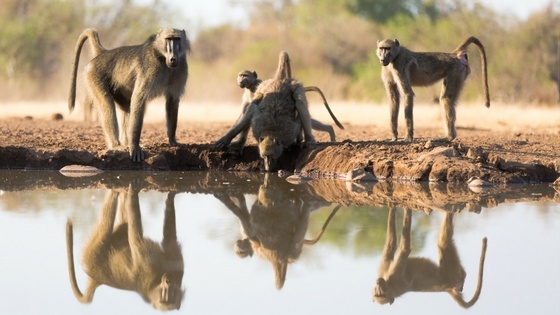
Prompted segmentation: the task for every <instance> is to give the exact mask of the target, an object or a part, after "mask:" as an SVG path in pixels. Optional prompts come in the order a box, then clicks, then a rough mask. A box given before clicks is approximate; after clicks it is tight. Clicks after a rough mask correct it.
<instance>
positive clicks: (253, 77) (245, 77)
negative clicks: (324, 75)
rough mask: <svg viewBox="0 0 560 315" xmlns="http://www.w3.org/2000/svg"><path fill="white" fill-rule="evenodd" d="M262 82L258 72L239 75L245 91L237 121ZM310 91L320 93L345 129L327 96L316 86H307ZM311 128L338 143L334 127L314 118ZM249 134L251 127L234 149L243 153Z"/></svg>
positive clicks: (246, 129) (237, 141)
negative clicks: (325, 133)
mask: <svg viewBox="0 0 560 315" xmlns="http://www.w3.org/2000/svg"><path fill="white" fill-rule="evenodd" d="M261 82H262V80H261V79H259V78H258V75H257V72H256V71H250V70H244V71H241V72H239V74H238V75H237V84H238V85H239V87H240V88H242V89H243V90H244V91H243V96H242V97H241V110H242V112H241V115H240V116H239V118H238V119H237V121H239V120H240V119H241V117H243V114H244V113H245V112H246V110H247V106H249V104H250V103H251V100H252V99H253V97H254V96H255V93H256V91H257V88H258V86H259V84H260V83H261ZM310 91H314V92H317V93H319V95H320V96H321V98H322V99H323V104H324V105H325V107H326V108H327V110H328V111H329V114H330V115H331V117H332V118H333V120H334V122H335V123H336V125H337V126H338V127H339V128H340V129H344V127H343V126H342V124H341V123H340V122H339V121H338V119H337V118H336V117H335V116H334V114H333V112H332V111H331V109H330V107H329V104H328V102H327V99H326V98H325V95H324V94H323V92H322V91H321V89H319V88H318V87H316V86H306V87H305V92H310ZM311 128H312V129H313V130H318V131H323V132H327V133H328V134H329V137H330V141H332V142H334V141H336V135H335V133H334V129H333V127H332V126H330V125H326V124H323V123H322V122H320V121H318V120H316V119H313V118H312V119H311ZM248 133H249V127H247V128H245V129H243V131H242V132H241V133H240V134H239V136H238V140H236V141H234V142H232V143H231V145H230V146H231V147H233V148H234V149H237V150H239V151H242V149H243V146H244V145H245V142H246V141H247V135H248Z"/></svg>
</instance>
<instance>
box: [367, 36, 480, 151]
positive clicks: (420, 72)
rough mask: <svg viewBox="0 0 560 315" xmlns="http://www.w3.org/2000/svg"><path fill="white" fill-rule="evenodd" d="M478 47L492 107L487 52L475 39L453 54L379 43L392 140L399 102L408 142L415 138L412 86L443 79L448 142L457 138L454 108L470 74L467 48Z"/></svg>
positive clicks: (396, 132) (395, 128)
mask: <svg viewBox="0 0 560 315" xmlns="http://www.w3.org/2000/svg"><path fill="white" fill-rule="evenodd" d="M470 44H475V45H476V46H477V48H478V50H479V51H480V55H481V58H482V76H483V80H484V93H485V98H486V107H490V94H489V91H488V76H487V70H486V52H485V50H484V46H483V45H482V43H481V42H480V41H479V40H478V39H477V38H475V37H472V36H471V37H469V38H467V39H466V40H465V41H463V43H461V45H459V47H457V48H456V49H455V50H454V51H453V52H451V53H443V52H414V51H411V50H409V49H407V48H405V47H403V46H401V45H400V43H399V41H398V40H396V39H395V40H391V39H384V40H381V41H377V57H378V58H379V60H380V61H381V64H382V65H383V67H382V70H381V77H382V79H383V83H384V84H385V89H386V91H387V97H388V98H389V99H390V102H391V129H392V132H393V140H396V139H397V134H398V131H397V124H398V114H399V106H400V101H401V99H402V101H403V103H404V106H405V108H404V117H405V120H406V127H407V133H406V140H407V141H412V140H413V138H414V124H413V118H412V116H413V114H412V108H413V105H414V92H413V90H412V87H413V86H427V85H431V84H434V83H435V82H437V81H439V80H441V79H443V87H442V90H441V95H440V104H441V107H442V111H443V114H444V115H445V130H446V135H447V139H449V140H453V139H455V138H456V137H457V130H456V128H455V120H456V113H455V106H456V103H457V101H458V99H459V95H460V93H461V90H462V88H463V84H464V82H465V79H466V78H467V76H468V75H469V73H470V67H469V63H468V57H467V52H466V51H467V48H468V46H469V45H470Z"/></svg>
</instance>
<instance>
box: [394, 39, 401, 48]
mask: <svg viewBox="0 0 560 315" xmlns="http://www.w3.org/2000/svg"><path fill="white" fill-rule="evenodd" d="M400 45H401V44H400V43H399V40H398V39H396V38H395V46H397V47H399V46H400Z"/></svg>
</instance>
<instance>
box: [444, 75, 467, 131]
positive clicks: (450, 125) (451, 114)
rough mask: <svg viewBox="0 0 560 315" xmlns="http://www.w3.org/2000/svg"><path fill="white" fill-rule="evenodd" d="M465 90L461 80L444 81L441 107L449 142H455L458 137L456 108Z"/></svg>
mask: <svg viewBox="0 0 560 315" xmlns="http://www.w3.org/2000/svg"><path fill="white" fill-rule="evenodd" d="M462 88H463V81H462V80H460V79H455V80H449V79H448V78H446V79H444V80H443V87H442V90H441V96H440V100H439V102H440V106H441V110H442V112H443V113H442V114H443V119H444V128H445V133H446V136H447V139H448V140H450V141H451V140H453V139H455V138H456V137H457V129H456V128H455V121H456V119H457V114H456V112H455V106H456V105H457V100H458V99H459V95H460V93H461V89H462Z"/></svg>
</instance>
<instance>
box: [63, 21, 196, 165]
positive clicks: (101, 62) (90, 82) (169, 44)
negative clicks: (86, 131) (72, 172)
mask: <svg viewBox="0 0 560 315" xmlns="http://www.w3.org/2000/svg"><path fill="white" fill-rule="evenodd" d="M87 38H90V39H93V40H94V41H95V43H96V45H97V46H99V47H101V45H100V44H99V38H98V37H97V33H96V32H95V31H93V30H90V31H88V30H86V31H84V33H82V35H80V38H79V39H78V42H77V44H76V50H75V55H74V64H73V66H72V83H71V85H70V97H69V102H68V106H69V108H70V111H72V110H73V108H74V99H75V96H76V73H77V67H78V62H79V58H80V52H81V49H82V45H83V43H84V42H85V40H86V39H87ZM96 45H94V44H92V47H94V46H96ZM189 51H190V42H189V40H188V38H187V35H186V33H185V31H184V30H177V29H170V28H168V29H162V30H160V31H159V32H158V33H157V34H153V35H151V36H150V37H149V38H148V39H147V40H146V41H145V42H144V43H143V44H141V45H135V46H124V47H118V48H115V49H111V50H101V49H98V50H96V48H95V47H94V52H95V53H97V56H96V57H95V58H93V59H92V60H91V61H90V62H89V64H88V65H87V66H86V68H85V82H86V88H87V95H88V96H87V97H90V98H91V101H92V102H93V103H94V104H95V107H96V108H97V110H98V113H99V117H100V119H101V125H102V127H103V132H104V134H105V140H106V142H107V147H108V148H109V149H111V148H114V147H116V146H119V145H121V144H122V145H125V146H128V150H129V153H130V158H131V159H132V161H134V162H140V161H142V160H144V152H143V151H142V148H141V147H140V134H141V132H142V124H143V119H144V113H145V110H146V103H147V102H149V101H150V100H152V99H153V98H155V97H158V96H160V95H164V96H165V98H166V103H165V109H166V118H167V137H168V139H169V144H170V145H173V146H176V145H179V143H178V142H177V140H176V138H175V132H176V129H177V115H178V111H179V99H180V98H181V96H182V95H183V93H184V91H185V85H186V82H187V78H188V64H187V57H186V54H187V52H189ZM86 102H87V101H86ZM116 105H118V106H119V108H120V109H121V110H122V111H123V115H122V123H121V126H120V129H121V139H120V140H119V125H118V123H117V114H116Z"/></svg>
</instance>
